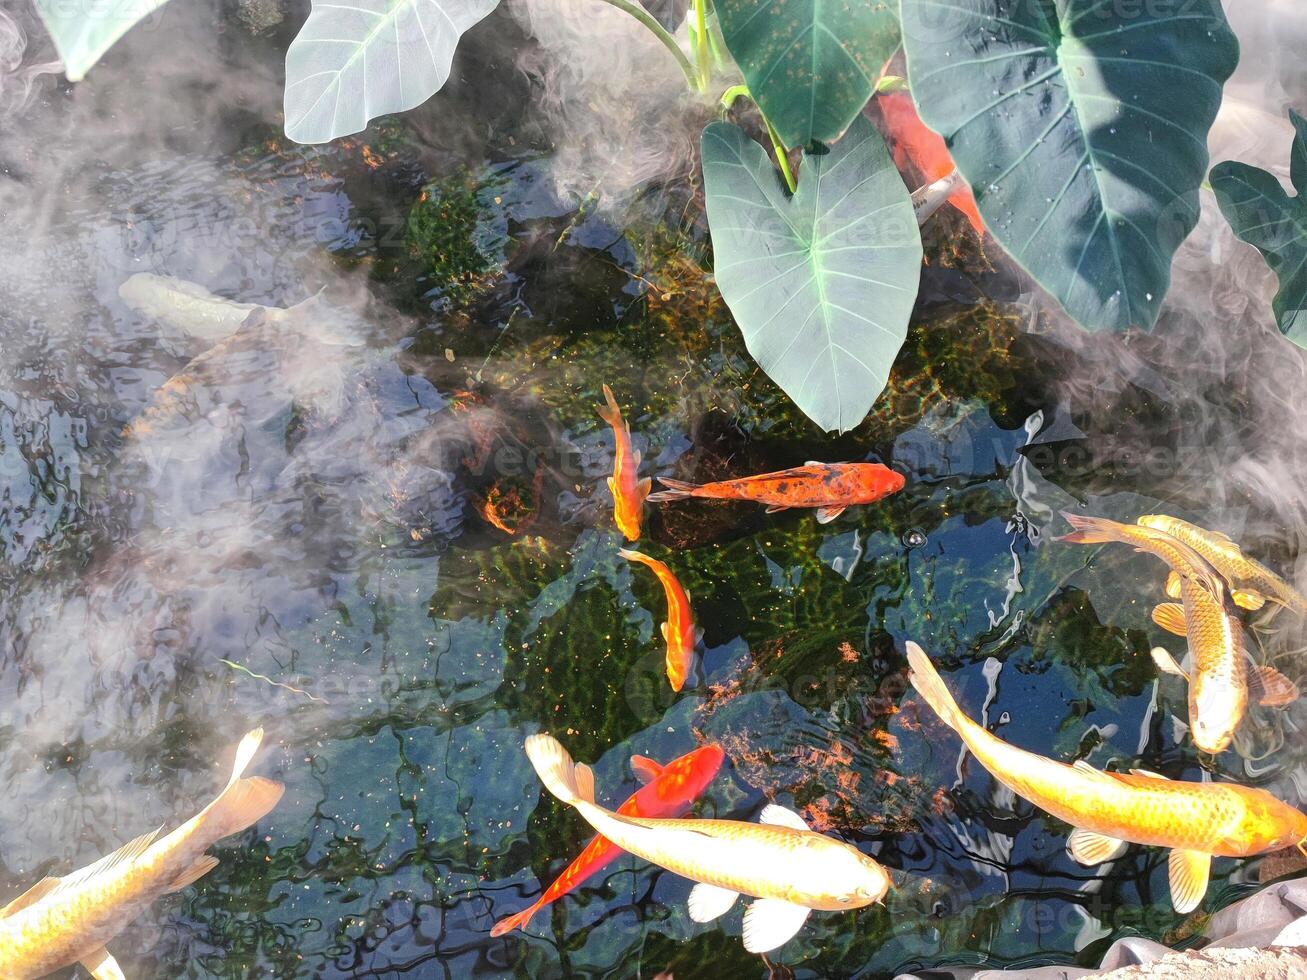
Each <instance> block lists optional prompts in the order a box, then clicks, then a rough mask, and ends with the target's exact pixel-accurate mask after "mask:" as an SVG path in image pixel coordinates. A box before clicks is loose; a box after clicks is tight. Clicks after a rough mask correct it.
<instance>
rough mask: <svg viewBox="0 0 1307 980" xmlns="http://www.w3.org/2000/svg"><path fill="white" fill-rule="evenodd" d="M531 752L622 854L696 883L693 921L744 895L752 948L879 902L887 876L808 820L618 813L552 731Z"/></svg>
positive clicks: (771, 813) (771, 814) (551, 784)
mask: <svg viewBox="0 0 1307 980" xmlns="http://www.w3.org/2000/svg"><path fill="white" fill-rule="evenodd" d="M526 754H527V757H528V758H530V760H531V764H532V765H533V766H534V767H535V771H536V774H537V775H538V776H539V777H540V781H541V782H543V783H544V784H545V788H546V789H548V790H549V792H550V793H552V794H553V795H554V796H556V797H558V799H560V800H561V801H563V802H564V803H566V804H567V805H568V806H570V807H572V808H574V809H575V810H576V811H577V812H578V813H579V814H581V816H582V817H584V818H585V820H586V822H588V823H589V824H590V826H592V827H594V829H595V830H597V831H598V832H599V833H600V834H602V835H603V836H604V837H606V838H607V839H608V840H610V841H612V843H614V844H616V845H617V846H618V847H620V848H621V849H622V850H624V851H628V852H629V853H631V854H634V855H635V856H636V857H639V858H643V859H644V860H646V861H649V862H650V863H652V864H656V865H658V866H659V867H661V868H666V869H667V870H668V871H671V872H673V873H674V874H678V875H681V876H682V877H685V878H690V879H692V880H693V881H696V882H698V884H697V885H695V887H694V890H693V891H692V892H691V893H690V918H692V919H693V920H694V921H695V922H711V921H712V920H713V919H716V918H717V917H718V916H721V915H724V914H725V913H726V912H727V910H728V909H730V907H731V906H732V905H733V904H734V903H735V900H736V899H737V898H739V897H740V895H749V896H751V897H753V898H755V899H757V901H755V902H753V903H751V904H750V905H749V907H748V909H746V910H745V913H744V948H745V949H746V950H748V951H749V952H751V953H766V952H768V951H769V950H773V949H775V948H776V947H778V946H780V945H782V944H784V943H785V942H786V941H787V940H789V939H790V938H791V937H792V936H793V935H794V934H795V933H797V932H798V931H799V930H800V929H801V928H803V923H804V922H805V921H807V918H808V914H809V912H811V911H812V910H813V909H819V910H824V911H847V910H849V909H857V908H862V907H864V906H866V905H870V904H871V903H873V902H879V901H880V900H881V899H882V898H884V897H885V893H886V892H887V891H888V890H889V875H888V874H886V872H885V869H884V868H882V867H881V866H880V865H879V864H877V863H876V862H875V861H874V860H873V859H871V858H870V857H868V856H866V855H865V854H863V853H861V852H860V851H858V849H857V848H855V847H852V846H850V845H848V844H844V843H841V842H840V841H837V840H834V839H832V838H830V837H826V836H825V835H823V834H818V833H815V832H814V831H812V830H810V829H809V828H808V825H807V824H806V823H804V821H803V818H802V817H800V816H799V815H798V814H797V813H794V812H793V811H791V810H787V809H785V808H784V807H782V806H777V805H776V804H774V803H773V804H771V805H770V806H768V807H766V808H765V809H764V810H763V811H762V815H761V820H762V822H761V823H758V824H754V823H745V822H743V821H740V820H688V819H679V820H672V819H653V818H649V817H628V816H619V815H617V814H615V813H613V812H612V811H611V810H606V809H604V808H603V807H601V806H599V805H598V804H597V803H595V801H594V774H593V773H591V771H590V767H589V766H586V765H574V764H573V762H572V757H571V756H570V755H568V754H567V750H566V749H565V748H563V746H562V745H560V744H559V742H558V740H557V739H556V738H554V737H553V736H552V735H544V734H539V735H532V736H530V737H529V738H528V739H527V740H526Z"/></svg>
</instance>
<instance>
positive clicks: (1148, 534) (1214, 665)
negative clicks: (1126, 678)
mask: <svg viewBox="0 0 1307 980" xmlns="http://www.w3.org/2000/svg"><path fill="white" fill-rule="evenodd" d="M1062 516H1063V517H1065V518H1066V519H1067V521H1068V523H1070V524H1071V526H1072V527H1074V528H1075V529H1076V530H1075V531H1074V532H1073V533H1071V534H1068V535H1065V536H1063V537H1062V538H1060V539H1059V540H1062V541H1072V542H1077V543H1080V544H1096V543H1100V542H1103V541H1121V542H1124V543H1126V544H1131V545H1134V546H1135V548H1136V549H1137V550H1139V551H1146V552H1148V553H1149V554H1153V555H1156V556H1157V557H1159V558H1161V559H1162V560H1163V561H1165V562H1166V563H1167V564H1168V565H1170V566H1171V570H1172V571H1174V572H1175V573H1176V574H1177V576H1179V579H1180V592H1181V599H1182V601H1183V608H1182V609H1181V610H1180V611H1179V616H1178V617H1176V616H1175V615H1174V613H1175V610H1173V609H1170V608H1168V607H1159V609H1158V610H1154V613H1153V615H1154V620H1155V621H1156V622H1157V623H1158V625H1159V626H1162V628H1163V629H1167V630H1169V631H1171V632H1175V631H1176V630H1177V629H1179V630H1180V635H1182V636H1184V637H1186V638H1187V639H1188V641H1189V653H1190V655H1191V656H1192V657H1193V662H1194V671H1193V674H1192V675H1191V677H1190V681H1189V730H1190V732H1191V734H1192V735H1193V740H1194V744H1195V745H1196V746H1198V748H1200V749H1202V750H1203V751H1204V752H1213V753H1215V752H1222V751H1224V750H1225V748H1226V747H1227V746H1228V745H1229V744H1230V741H1231V739H1233V738H1234V732H1235V729H1236V728H1238V727H1239V722H1240V721H1242V720H1243V716H1244V712H1245V711H1246V710H1247V707H1248V670H1247V661H1248V654H1247V652H1246V651H1245V650H1244V645H1243V628H1242V627H1241V626H1240V625H1239V620H1238V619H1236V618H1235V616H1234V615H1233V614H1232V613H1230V612H1229V611H1227V609H1226V607H1225V587H1224V585H1223V584H1222V582H1221V581H1220V578H1219V575H1218V574H1217V572H1216V569H1214V568H1212V566H1211V565H1210V564H1209V563H1208V561H1207V559H1205V558H1203V557H1202V556H1201V555H1199V554H1198V553H1197V552H1196V551H1194V550H1193V549H1192V548H1190V547H1189V546H1188V545H1186V544H1184V543H1183V542H1181V541H1178V540H1176V539H1175V538H1173V537H1171V536H1170V535H1169V534H1166V533H1165V532H1163V531H1158V530H1156V529H1155V528H1149V527H1141V526H1139V525H1137V524H1119V523H1117V522H1116V521H1109V520H1107V519H1106V518H1102V517H1082V516H1080V515H1077V514H1066V513H1064V514H1063V515H1062ZM1159 617H1160V618H1159ZM1157 659H1158V658H1157V657H1154V660H1155V661H1156V660H1157ZM1159 666H1163V664H1162V663H1159ZM1163 669H1167V668H1166V667H1165V666H1163ZM1168 672H1170V671H1169V670H1168Z"/></svg>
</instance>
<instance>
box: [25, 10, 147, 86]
mask: <svg viewBox="0 0 1307 980" xmlns="http://www.w3.org/2000/svg"><path fill="white" fill-rule="evenodd" d="M167 2H168V0H87V2H86V3H69V2H68V0H36V10H37V12H38V13H39V14H40V15H41V22H42V23H43V24H45V29H46V30H47V31H49V32H50V37H51V39H52V40H53V41H54V47H55V50H56V51H58V52H59V58H60V59H61V60H62V61H63V63H64V73H65V74H66V75H67V76H68V80H69V81H70V82H80V81H81V80H82V79H83V78H85V77H86V73H87V72H88V71H90V69H91V66H92V65H94V64H95V63H96V62H97V61H99V60H100V58H101V57H103V55H104V53H105V52H106V51H108V50H109V49H110V48H111V47H113V45H114V42H115V41H117V40H118V39H119V38H120V37H122V36H123V35H124V34H126V33H127V32H128V31H129V30H131V29H132V27H133V26H135V25H136V24H137V23H138V22H139V21H140V20H141V19H142V18H143V17H145V16H146V15H147V14H150V13H153V12H154V11H156V10H158V9H159V8H160V7H162V6H163V5H164V4H165V3H167Z"/></svg>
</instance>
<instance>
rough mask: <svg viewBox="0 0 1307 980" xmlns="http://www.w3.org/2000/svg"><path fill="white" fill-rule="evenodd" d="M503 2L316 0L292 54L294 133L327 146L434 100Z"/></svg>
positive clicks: (289, 91)
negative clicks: (475, 31) (461, 45)
mask: <svg viewBox="0 0 1307 980" xmlns="http://www.w3.org/2000/svg"><path fill="white" fill-rule="evenodd" d="M498 3H499V0H330V2H326V0H313V9H312V11H311V12H310V13H309V19H308V20H307V21H305V22H304V27H303V28H301V29H300V32H299V35H298V36H297V37H296V38H295V40H294V41H292V42H291V45H290V48H289V49H288V50H287V51H286V96H285V109H286V135H287V136H288V137H290V138H291V139H293V140H295V141H296V142H298V143H325V142H327V141H329V140H333V139H335V138H336V137H337V136H346V135H348V134H350V133H357V132H358V131H359V130H361V129H363V128H364V127H366V126H367V124H368V120H369V119H372V118H375V117H376V116H380V115H383V114H384V113H387V112H403V111H404V110H405V109H412V108H413V107H414V106H416V105H420V104H421V103H423V102H425V101H426V100H427V99H429V98H430V97H431V96H432V95H433V94H435V92H436V91H437V90H438V89H439V88H440V87H441V86H442V85H444V84H445V80H446V79H447V78H449V69H450V65H451V63H452V62H453V60H454V48H455V47H457V45H458V39H459V38H460V37H462V36H463V32H464V31H466V30H467V29H468V28H469V27H471V26H472V25H473V24H475V23H476V22H477V21H479V20H481V18H483V17H485V16H486V15H487V14H488V13H490V11H492V10H494V9H495V6H496V5H497V4H498Z"/></svg>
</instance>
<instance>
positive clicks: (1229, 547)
mask: <svg viewBox="0 0 1307 980" xmlns="http://www.w3.org/2000/svg"><path fill="white" fill-rule="evenodd" d="M1137 523H1138V524H1139V525H1141V526H1142V527H1151V528H1156V529H1157V530H1159V531H1165V532H1166V533H1167V534H1169V535H1171V536H1172V537H1173V538H1175V539H1176V540H1178V541H1183V542H1184V543H1185V544H1187V545H1188V546H1189V547H1191V548H1193V549H1194V550H1195V551H1196V552H1198V553H1199V554H1200V555H1202V556H1203V557H1204V558H1206V559H1207V560H1208V561H1209V562H1211V563H1212V565H1213V567H1215V568H1216V570H1217V571H1218V572H1220V573H1221V574H1222V575H1224V576H1225V578H1226V581H1228V582H1229V583H1230V589H1231V592H1230V598H1231V599H1233V600H1234V603H1235V605H1237V606H1240V607H1241V608H1243V609H1250V610H1252V609H1260V608H1261V607H1262V606H1263V605H1264V604H1265V603H1266V601H1267V600H1268V599H1269V600H1271V601H1272V602H1277V603H1279V604H1280V605H1282V606H1285V607H1287V608H1289V609H1292V610H1293V611H1294V612H1296V613H1298V614H1299V615H1300V616H1302V615H1307V597H1304V596H1303V594H1302V593H1301V592H1299V591H1298V590H1297V589H1295V588H1294V587H1293V586H1292V585H1290V584H1289V583H1288V582H1286V581H1285V580H1284V579H1282V578H1281V577H1280V576H1278V575H1276V574H1275V573H1274V572H1273V571H1271V570H1270V569H1269V568H1267V567H1266V566H1265V565H1263V564H1261V563H1260V562H1256V561H1253V560H1252V559H1251V558H1248V557H1246V556H1245V555H1244V553H1243V551H1242V550H1241V549H1240V548H1239V546H1238V545H1237V544H1235V543H1234V541H1232V540H1231V539H1230V538H1229V537H1228V536H1227V535H1224V534H1222V533H1221V532H1219V531H1208V530H1206V529H1204V528H1201V527H1197V526H1195V525H1193V524H1190V523H1189V522H1188V521H1182V520H1180V518H1178V517H1170V516H1168V515H1166V514H1145V515H1144V516H1143V517H1141V518H1139V519H1138V521H1137ZM1175 589H1176V585H1175V583H1172V582H1171V580H1170V579H1168V580H1167V595H1170V596H1171V597H1172V598H1177V597H1178V595H1179V593H1178V592H1175V594H1174V595H1173V594H1172V593H1173V592H1174V591H1175Z"/></svg>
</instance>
